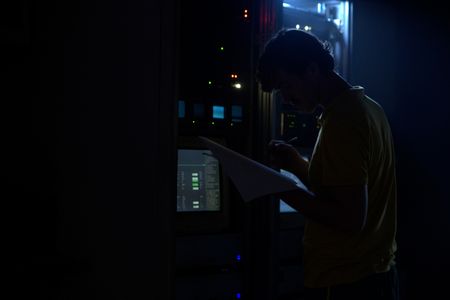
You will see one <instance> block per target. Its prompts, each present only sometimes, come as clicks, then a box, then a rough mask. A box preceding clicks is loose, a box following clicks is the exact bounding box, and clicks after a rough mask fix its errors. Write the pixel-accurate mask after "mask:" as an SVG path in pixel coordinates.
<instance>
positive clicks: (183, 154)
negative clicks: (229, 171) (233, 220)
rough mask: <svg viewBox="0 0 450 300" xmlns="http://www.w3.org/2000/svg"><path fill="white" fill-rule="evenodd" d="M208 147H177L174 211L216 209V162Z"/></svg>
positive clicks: (218, 171)
mask: <svg viewBox="0 0 450 300" xmlns="http://www.w3.org/2000/svg"><path fill="white" fill-rule="evenodd" d="M211 155H212V153H211V151H209V150H204V149H179V150H178V174H177V211H178V212H195V211H220V188H221V186H220V170H219V162H218V160H217V159H215V158H214V157H212V156H211Z"/></svg>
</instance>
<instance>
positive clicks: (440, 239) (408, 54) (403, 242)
mask: <svg viewBox="0 0 450 300" xmlns="http://www.w3.org/2000/svg"><path fill="white" fill-rule="evenodd" d="M353 33H354V35H353V38H354V45H353V47H354V48H353V51H354V52H353V65H352V74H351V81H352V83H353V84H359V85H362V86H365V88H366V92H367V93H368V95H369V96H371V97H372V98H374V99H375V100H376V101H378V102H379V103H381V104H382V105H383V107H384V108H385V110H386V112H387V113H388V116H389V118H390V121H391V125H392V129H393V132H394V135H395V143H396V150H397V175H398V199H399V202H398V213H399V220H398V268H399V271H400V273H401V274H400V275H401V279H402V284H403V286H402V295H403V296H404V299H422V298H423V299H437V298H433V295H434V296H437V295H438V293H440V292H442V293H444V294H445V293H446V290H447V287H446V285H447V284H448V279H449V278H450V275H449V270H450V256H449V253H450V242H449V239H450V201H449V199H450V191H449V189H448V185H449V179H450V176H449V167H450V163H449V162H450V158H449V153H450V143H449V138H448V134H449V132H450V121H449V116H450V96H449V92H450V76H449V68H450V58H449V54H450V41H449V38H448V37H449V36H450V22H449V18H448V13H447V11H445V9H443V7H442V3H436V2H429V3H422V2H421V3H415V2H411V1H355V3H354V27H353Z"/></svg>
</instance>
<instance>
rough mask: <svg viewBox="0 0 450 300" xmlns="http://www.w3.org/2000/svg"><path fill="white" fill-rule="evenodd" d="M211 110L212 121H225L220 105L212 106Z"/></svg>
mask: <svg viewBox="0 0 450 300" xmlns="http://www.w3.org/2000/svg"><path fill="white" fill-rule="evenodd" d="M212 109H213V115H212V117H213V119H225V107H224V106H221V105H214V106H213V107H212Z"/></svg>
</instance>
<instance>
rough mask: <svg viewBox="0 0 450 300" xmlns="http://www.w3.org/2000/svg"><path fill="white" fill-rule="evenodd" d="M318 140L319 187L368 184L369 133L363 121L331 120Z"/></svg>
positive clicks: (359, 119)
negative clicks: (319, 161)
mask: <svg viewBox="0 0 450 300" xmlns="http://www.w3.org/2000/svg"><path fill="white" fill-rule="evenodd" d="M320 138H321V141H320V149H319V153H318V154H319V159H320V160H321V163H320V167H321V170H320V174H321V178H320V181H321V182H320V184H321V185H323V186H343V185H356V184H367V183H368V167H369V166H368V165H369V156H370V131H369V127H368V124H367V122H365V121H364V118H358V119H357V120H355V119H351V118H343V117H342V116H341V118H340V119H339V118H336V117H335V118H330V120H328V122H327V123H326V125H325V126H324V128H322V134H321V137H320Z"/></svg>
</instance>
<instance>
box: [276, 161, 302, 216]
mask: <svg viewBox="0 0 450 300" xmlns="http://www.w3.org/2000/svg"><path fill="white" fill-rule="evenodd" d="M280 173H281V174H283V175H284V176H286V177H289V178H291V179H293V180H294V181H295V182H296V183H297V184H298V185H299V186H301V187H303V188H304V189H307V187H306V186H305V185H304V184H303V182H301V181H300V179H298V177H297V176H295V175H294V174H292V173H291V172H289V171H286V170H283V169H280ZM293 212H297V210H295V209H294V208H292V207H291V206H289V205H288V204H287V203H286V202H284V201H283V199H280V213H293Z"/></svg>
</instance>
